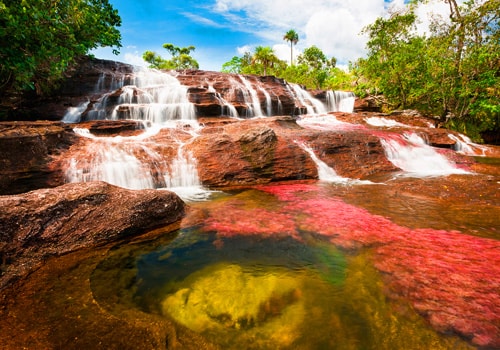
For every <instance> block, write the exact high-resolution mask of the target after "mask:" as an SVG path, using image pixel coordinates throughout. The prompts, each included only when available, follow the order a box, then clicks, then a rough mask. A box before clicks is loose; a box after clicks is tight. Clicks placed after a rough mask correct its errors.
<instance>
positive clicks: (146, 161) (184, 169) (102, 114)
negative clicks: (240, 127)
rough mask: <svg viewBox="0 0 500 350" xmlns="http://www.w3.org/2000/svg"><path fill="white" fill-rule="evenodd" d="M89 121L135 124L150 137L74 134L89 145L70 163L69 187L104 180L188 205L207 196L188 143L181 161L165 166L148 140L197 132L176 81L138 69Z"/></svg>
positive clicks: (94, 110) (179, 157) (79, 131)
mask: <svg viewBox="0 0 500 350" xmlns="http://www.w3.org/2000/svg"><path fill="white" fill-rule="evenodd" d="M98 84H102V83H101V82H98ZM117 96H118V97H117ZM113 99H114V104H111V100H113ZM85 118H86V119H132V120H137V121H141V122H144V124H145V127H146V132H145V133H143V134H141V135H139V136H131V137H119V136H118V137H95V136H93V135H92V134H90V133H89V132H88V130H86V129H78V128H75V132H76V133H77V134H78V135H80V136H82V137H86V138H88V139H89V142H88V144H87V146H86V150H85V156H84V159H77V158H73V159H71V160H70V161H69V164H68V167H67V171H66V179H67V181H68V182H86V181H97V180H102V181H106V182H108V183H111V184H114V185H117V186H120V187H124V188H129V189H143V188H169V189H171V190H173V191H175V192H177V193H178V194H179V195H180V196H181V197H183V198H185V199H194V198H197V199H198V198H201V197H204V196H205V195H206V194H207V193H208V191H206V190H205V189H204V188H203V187H202V186H201V184H200V180H199V177H198V172H197V169H196V159H195V158H194V157H192V156H191V155H189V154H188V152H186V151H185V150H184V146H185V143H184V142H180V141H178V143H179V145H178V152H177V156H176V157H175V158H173V159H171V160H169V161H167V160H165V159H164V158H163V157H162V156H161V155H160V153H158V152H157V151H156V150H155V146H157V145H155V144H154V142H153V141H151V140H150V139H148V138H149V137H151V136H153V135H154V134H156V133H158V132H159V131H160V130H161V129H162V128H176V129H177V131H180V130H181V131H182V132H183V133H186V131H185V130H184V127H185V126H186V125H189V128H190V129H194V130H197V129H198V128H199V125H198V123H197V121H196V115H195V109H194V106H193V104H192V103H190V102H189V100H188V98H187V89H186V88H185V87H184V86H182V85H181V84H180V83H179V82H178V81H177V79H176V78H175V77H173V76H171V75H169V74H166V73H162V72H159V71H153V70H144V69H140V70H138V71H136V72H135V74H134V75H133V76H131V85H124V86H122V87H120V88H118V89H117V90H115V91H111V92H108V93H105V94H104V96H103V97H102V98H101V99H100V100H99V101H98V103H95V104H94V105H93V107H92V110H91V111H89V112H88V113H87V115H86V116H85ZM68 119H69V118H68ZM71 119H72V121H79V120H80V119H81V115H80V116H76V113H73V114H72V117H71ZM65 121H67V120H65ZM179 126H182V128H179ZM189 134H190V137H191V140H192V139H194V138H195V137H196V136H197V134H196V132H191V133H189Z"/></svg>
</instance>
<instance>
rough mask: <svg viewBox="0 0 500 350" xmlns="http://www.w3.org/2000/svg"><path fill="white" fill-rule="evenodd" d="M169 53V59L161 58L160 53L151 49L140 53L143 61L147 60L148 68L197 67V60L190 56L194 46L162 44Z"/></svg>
mask: <svg viewBox="0 0 500 350" xmlns="http://www.w3.org/2000/svg"><path fill="white" fill-rule="evenodd" d="M163 48H164V49H166V50H167V51H168V52H169V53H170V54H171V55H172V58H171V59H170V60H165V59H163V58H162V57H161V56H160V55H158V54H156V53H155V52H153V51H146V52H144V53H143V54H142V58H143V59H144V61H146V62H148V63H149V64H150V65H149V67H150V68H156V69H175V70H177V69H198V68H199V64H198V62H197V61H196V60H195V59H194V58H193V57H191V55H190V54H191V51H194V50H195V47H194V46H188V47H178V46H175V45H173V44H163Z"/></svg>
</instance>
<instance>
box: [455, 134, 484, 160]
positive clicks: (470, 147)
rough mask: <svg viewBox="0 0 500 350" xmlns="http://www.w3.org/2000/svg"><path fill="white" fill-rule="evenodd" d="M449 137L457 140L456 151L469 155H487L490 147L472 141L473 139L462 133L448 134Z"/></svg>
mask: <svg viewBox="0 0 500 350" xmlns="http://www.w3.org/2000/svg"><path fill="white" fill-rule="evenodd" d="M448 137H449V138H450V139H452V140H453V141H455V151H457V152H459V153H462V154H465V155H468V156H481V157H485V156H486V152H487V151H488V147H486V146H482V145H478V144H476V143H474V142H472V140H471V139H470V138H468V137H467V136H465V135H462V134H459V135H458V136H455V135H453V134H448Z"/></svg>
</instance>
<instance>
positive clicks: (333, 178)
mask: <svg viewBox="0 0 500 350" xmlns="http://www.w3.org/2000/svg"><path fill="white" fill-rule="evenodd" d="M295 143H296V144H297V145H299V147H300V148H302V149H303V150H304V151H306V152H307V153H308V154H309V156H310V157H311V159H312V160H313V162H314V163H315V164H316V167H317V169H318V178H319V180H321V181H327V182H333V183H338V184H372V182H371V181H364V180H357V179H349V178H346V177H342V176H339V175H337V172H336V171H335V170H334V169H332V168H330V167H329V166H328V165H327V164H326V163H325V162H323V161H322V160H321V159H319V158H318V156H316V154H315V153H314V151H313V149H312V148H311V147H309V146H307V145H306V144H305V143H302V142H298V141H295Z"/></svg>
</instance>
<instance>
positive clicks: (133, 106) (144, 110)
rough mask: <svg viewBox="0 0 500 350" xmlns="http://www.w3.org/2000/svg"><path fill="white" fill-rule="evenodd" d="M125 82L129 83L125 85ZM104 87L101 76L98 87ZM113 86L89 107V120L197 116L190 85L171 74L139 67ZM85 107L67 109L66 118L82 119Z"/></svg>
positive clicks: (164, 120) (158, 120)
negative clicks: (188, 86)
mask: <svg viewBox="0 0 500 350" xmlns="http://www.w3.org/2000/svg"><path fill="white" fill-rule="evenodd" d="M125 82H127V83H129V84H128V85H125ZM115 88H116V89H115ZM102 89H103V82H102V79H101V78H100V79H99V81H98V82H97V84H96V90H99V91H100V90H102ZM110 89H112V90H108V92H106V93H104V94H103V95H102V97H101V98H99V99H98V100H97V101H96V102H95V103H94V104H93V105H92V106H91V109H90V110H88V111H87V113H86V116H85V119H86V120H105V119H112V120H116V119H133V120H140V121H147V122H150V123H155V124H167V123H169V122H171V121H176V120H191V121H195V120H196V113H195V107H194V105H193V104H192V103H191V102H189V100H188V97H187V88H186V87H184V86H183V85H181V84H180V83H179V81H178V80H177V79H176V78H175V77H173V76H171V75H170V74H167V73H164V72H160V71H156V70H151V69H145V68H140V67H137V68H136V70H135V71H134V73H133V74H131V75H130V76H128V77H127V79H125V77H124V76H122V79H120V80H116V79H112V80H111V86H110ZM83 111H85V109H84V108H83V107H82V108H79V110H78V111H71V113H70V111H68V113H67V116H65V117H64V118H63V121H65V122H66V121H67V122H79V121H81V114H82V113H83ZM78 112H80V115H78Z"/></svg>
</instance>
